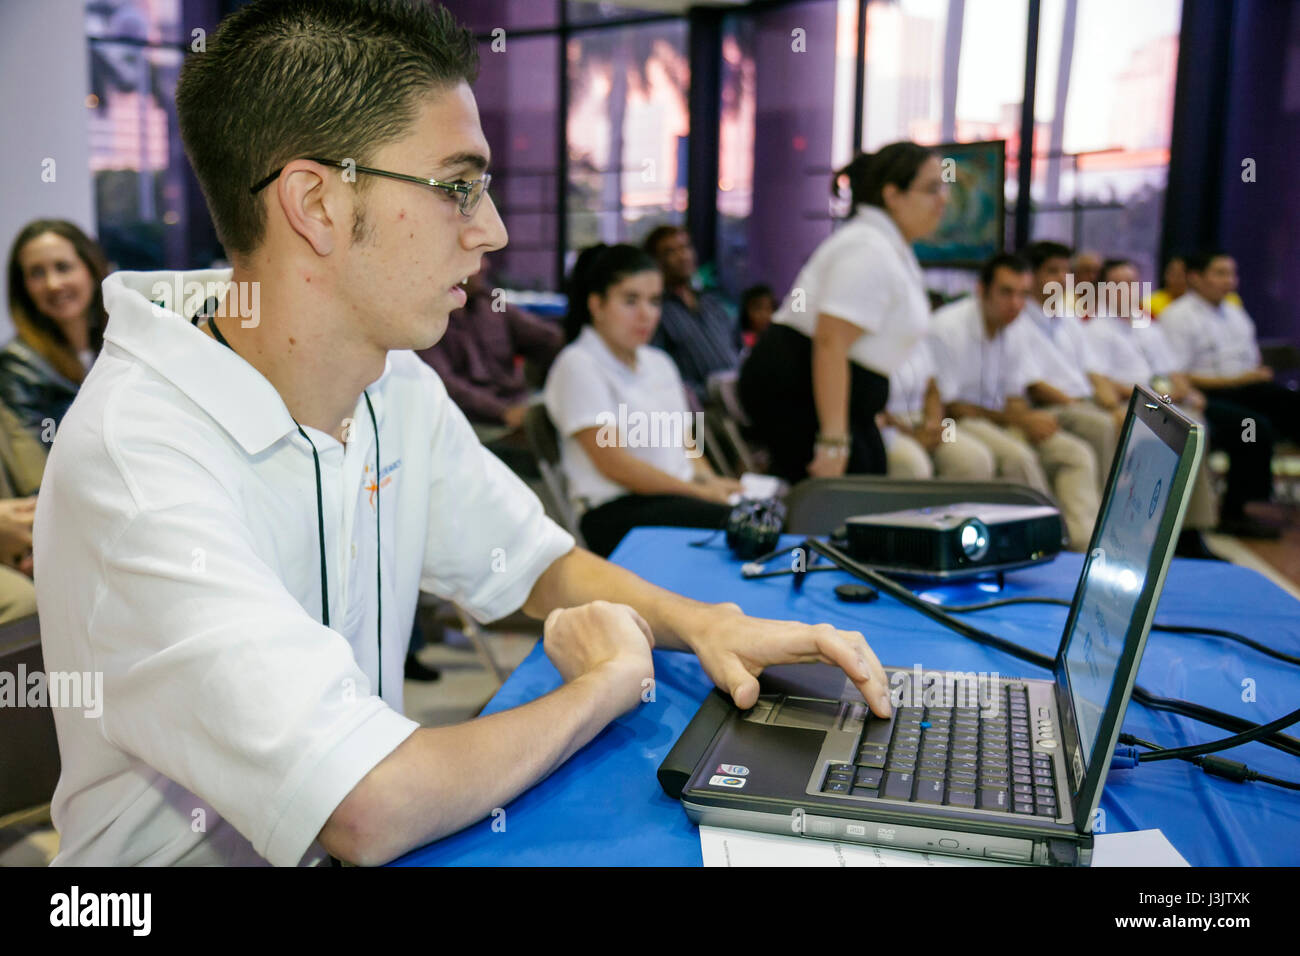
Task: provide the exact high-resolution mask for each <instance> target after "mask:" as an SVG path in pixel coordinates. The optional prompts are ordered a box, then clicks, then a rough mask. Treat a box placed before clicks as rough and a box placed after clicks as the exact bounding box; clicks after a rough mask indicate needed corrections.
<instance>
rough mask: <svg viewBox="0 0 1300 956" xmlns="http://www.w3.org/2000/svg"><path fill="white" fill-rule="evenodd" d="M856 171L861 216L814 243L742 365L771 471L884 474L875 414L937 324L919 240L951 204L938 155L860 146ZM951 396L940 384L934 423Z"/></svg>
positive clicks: (904, 147)
mask: <svg viewBox="0 0 1300 956" xmlns="http://www.w3.org/2000/svg"><path fill="white" fill-rule="evenodd" d="M843 178H847V179H848V183H849V190H850V192H851V195H852V201H853V209H854V211H855V215H853V216H852V218H850V219H849V221H848V222H846V223H845V224H844V225H843V226H841V227H840V228H839V229H837V230H836V231H835V232H834V233H833V234H832V235H831V236H830V238H828V239H826V240H825V241H824V242H822V243H821V245H819V246H818V247H817V248H816V250H814V251H813V254H812V256H811V258H809V260H808V261H807V262H806V263H805V264H804V267H803V268H802V269H801V270H800V271H799V275H798V277H797V278H796V279H795V283H794V287H793V288H792V289H791V290H790V294H789V295H787V296H786V299H785V302H784V303H782V305H781V308H780V310H779V311H778V312H777V314H776V316H775V318H774V319H773V320H772V321H773V324H772V327H771V329H769V330H768V332H767V334H766V335H764V336H763V338H761V339H760V340H759V341H758V344H757V345H755V346H754V351H753V352H752V353H751V354H750V357H749V359H748V361H746V362H745V364H744V366H743V367H742V368H741V372H740V383H739V385H740V389H739V390H740V401H741V404H742V405H743V406H744V409H745V412H746V414H747V415H748V416H749V419H750V421H752V422H753V423H754V426H755V429H756V430H757V432H758V434H759V438H760V440H761V441H763V442H764V443H765V444H766V445H767V446H768V448H769V449H770V450H771V453H772V467H771V471H772V473H773V474H774V475H777V476H779V477H781V478H784V479H785V480H786V481H789V482H791V483H793V482H797V481H799V480H800V479H803V478H807V477H808V476H810V475H811V476H814V477H824V478H829V477H836V476H838V475H842V474H845V473H846V472H848V473H856V474H880V475H883V474H884V473H885V467H886V460H885V446H884V442H883V441H882V439H881V436H880V430H879V429H878V428H877V426H876V415H877V413H879V412H880V411H881V410H882V409H883V408H884V407H885V402H886V400H887V399H888V397H889V376H890V375H891V374H892V373H893V372H894V370H895V369H897V368H898V367H899V366H900V365H902V363H903V362H904V360H905V359H906V358H907V356H908V354H909V353H910V352H911V350H912V347H913V345H915V344H916V342H917V341H919V340H920V339H921V337H922V336H924V335H925V333H926V330H927V328H928V327H929V320H930V304H929V299H928V297H927V295H926V291H925V283H924V280H923V277H922V274H921V265H920V263H919V262H917V259H916V254H915V253H914V252H913V251H912V243H913V242H915V241H916V240H917V239H920V238H922V237H924V236H928V235H929V234H930V233H932V232H933V231H934V230H935V229H936V228H938V225H939V220H940V219H942V217H943V210H944V206H945V205H946V203H947V194H948V189H947V185H946V184H945V183H944V182H943V178H942V174H941V168H940V165H939V160H938V158H937V157H936V156H935V155H934V154H933V153H932V152H931V151H930V150H928V149H926V148H924V147H922V146H918V145H917V144H916V143H891V144H890V145H888V146H886V147H884V148H883V149H881V150H880V151H879V152H877V153H874V154H861V155H859V156H858V157H857V158H856V159H854V160H853V162H851V163H849V165H848V166H846V167H845V168H844V169H842V170H840V171H839V172H838V173H836V174H835V178H834V180H832V183H831V192H832V194H834V195H839V192H840V188H839V184H840V180H841V179H843ZM942 418H943V412H942V402H941V401H940V398H939V394H938V392H937V390H935V389H934V388H933V387H931V388H930V389H929V390H928V391H927V394H926V400H925V425H927V426H929V427H932V428H937V427H939V424H940V422H941V420H942Z"/></svg>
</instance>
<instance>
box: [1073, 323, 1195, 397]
mask: <svg viewBox="0 0 1300 956" xmlns="http://www.w3.org/2000/svg"><path fill="white" fill-rule="evenodd" d="M1162 324H1163V323H1162ZM1083 333H1084V336H1085V337H1086V338H1087V340H1088V347H1089V348H1090V349H1091V350H1092V352H1093V354H1094V355H1095V356H1096V357H1097V360H1098V361H1099V362H1101V365H1102V368H1104V369H1105V374H1106V377H1107V378H1111V379H1114V380H1115V381H1117V382H1119V383H1121V384H1123V385H1137V384H1139V383H1140V384H1142V385H1149V384H1151V379H1152V378H1154V377H1155V376H1157V375H1168V374H1170V373H1171V372H1178V371H1181V369H1179V368H1178V364H1177V361H1176V359H1175V358H1174V354H1173V350H1172V349H1171V348H1170V346H1169V342H1168V341H1167V340H1166V339H1165V334H1164V331H1163V330H1162V329H1161V327H1160V325H1157V324H1154V323H1148V324H1146V325H1143V326H1138V327H1134V326H1133V325H1132V324H1130V323H1129V321H1128V319H1121V318H1119V317H1117V316H1113V315H1098V316H1095V317H1093V318H1092V319H1090V320H1089V321H1088V322H1087V323H1086V324H1085V325H1084V326H1083Z"/></svg>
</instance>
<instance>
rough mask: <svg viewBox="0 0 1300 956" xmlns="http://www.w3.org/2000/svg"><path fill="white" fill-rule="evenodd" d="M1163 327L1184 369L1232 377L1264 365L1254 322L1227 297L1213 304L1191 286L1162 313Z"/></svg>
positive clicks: (1200, 373)
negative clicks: (1256, 338) (1256, 339)
mask: <svg viewBox="0 0 1300 956" xmlns="http://www.w3.org/2000/svg"><path fill="white" fill-rule="evenodd" d="M1160 327H1161V328H1162V329H1164V330H1165V336H1166V337H1167V338H1168V340H1169V343H1170V344H1171V345H1172V346H1173V348H1174V352H1175V354H1176V355H1177V357H1178V361H1179V366H1180V368H1181V369H1182V370H1183V371H1187V372H1191V373H1193V374H1196V375H1214V376H1223V377H1231V376H1234V375H1241V374H1244V373H1245V372H1249V371H1250V370H1251V369H1254V368H1258V367H1259V366H1260V364H1261V359H1260V354H1259V344H1258V343H1257V342H1256V341H1255V323H1254V322H1252V321H1251V319H1250V316H1249V315H1247V314H1246V310H1245V309H1243V308H1242V307H1241V306H1239V305H1236V304H1235V303H1233V302H1229V301H1228V300H1227V299H1224V300H1223V301H1222V302H1220V303H1219V304H1218V305H1217V306H1214V305H1210V303H1209V302H1208V301H1207V300H1206V299H1204V298H1202V297H1201V296H1200V295H1198V294H1197V293H1195V292H1193V291H1192V290H1191V289H1188V290H1187V292H1185V293H1184V294H1182V295H1180V296H1179V297H1178V298H1177V299H1175V300H1174V301H1173V302H1171V303H1170V304H1169V305H1168V306H1166V307H1165V310H1164V311H1163V312H1161V313H1160Z"/></svg>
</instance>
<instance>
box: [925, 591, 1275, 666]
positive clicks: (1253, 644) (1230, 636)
mask: <svg viewBox="0 0 1300 956" xmlns="http://www.w3.org/2000/svg"><path fill="white" fill-rule="evenodd" d="M1009 604H1055V605H1058V606H1060V607H1069V606H1070V602H1069V601H1067V600H1065V599H1064V598H1052V597H1010V598H995V599H993V600H991V601H982V602H980V603H979V604H938V605H935V606H936V607H941V608H943V609H944V610H945V611H947V612H948V613H949V614H969V613H971V612H972V611H987V610H989V609H990V608H996V607H1006V606H1007V605H1009ZM1151 630H1153V631H1160V632H1162V633H1164V634H1204V635H1206V636H1208V637H1221V638H1223V639H1225V640H1229V641H1236V642H1237V643H1238V644H1243V645H1245V646H1246V647H1249V648H1251V649H1252V650H1256V651H1259V652H1260V653H1261V654H1265V655H1267V656H1269V657H1272V658H1275V659H1277V660H1279V661H1282V662H1283V663H1286V664H1295V665H1296V666H1300V657H1296V656H1295V655H1292V654H1287V653H1286V652H1285V651H1279V650H1278V649H1277V648H1274V647H1269V646H1268V645H1267V644H1261V643H1260V642H1259V641H1256V640H1253V639H1251V638H1249V637H1246V636H1245V635H1244V634H1238V633H1237V632H1236V631H1227V630H1224V629H1223V628H1218V627H1199V626H1193V625H1190V624H1161V623H1160V622H1159V621H1156V622H1155V623H1153V624H1152V625H1151Z"/></svg>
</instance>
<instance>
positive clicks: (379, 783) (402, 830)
mask: <svg viewBox="0 0 1300 956" xmlns="http://www.w3.org/2000/svg"><path fill="white" fill-rule="evenodd" d="M614 687H615V681H614V680H613V679H611V678H610V677H609V675H608V674H607V673H606V672H605V671H604V670H601V669H600V668H597V669H596V670H593V671H590V672H588V673H587V674H584V675H582V676H580V677H577V678H575V679H574V680H572V681H570V682H569V683H567V684H564V685H563V686H561V687H559V688H557V689H556V690H554V691H552V692H551V693H549V694H547V695H545V696H544V697H540V698H538V699H537V700H534V701H532V702H530V703H528V704H524V705H523V706H521V707H516V708H514V709H513V710H507V711H503V712H501V713H499V714H492V715H491V716H488V717H480V718H478V719H477V720H472V721H469V722H468V723H464V724H457V725H455V726H452V727H432V728H422V729H420V730H417V731H415V733H413V734H411V736H410V737H408V738H407V739H406V740H404V741H403V742H402V743H401V744H400V745H399V746H398V747H397V749H396V750H394V751H393V752H392V753H390V754H389V755H388V756H387V757H385V758H384V759H383V760H382V761H380V762H379V763H378V764H377V765H376V766H375V767H374V768H373V769H372V770H371V771H370V773H368V774H367V775H366V776H365V777H363V778H362V780H361V782H360V783H358V784H357V785H356V786H355V787H354V788H353V789H352V790H351V792H349V794H348V795H347V797H345V798H344V800H343V802H342V803H340V804H339V806H338V807H337V808H336V809H335V811H334V813H333V814H332V815H331V816H330V819H329V821H328V822H327V823H326V825H325V827H324V828H323V829H322V830H321V833H320V840H321V842H322V844H323V845H324V846H325V849H326V850H328V851H329V852H330V853H331V854H333V855H334V856H337V857H340V858H341V859H344V860H347V861H349V862H353V863H361V864H365V865H375V864H379V863H386V862H388V861H389V860H392V859H394V858H395V857H398V856H400V855H401V854H403V853H406V852H408V851H410V850H413V849H415V848H416V847H418V846H423V845H424V844H426V843H431V842H433V841H434V840H438V839H441V838H442V837H445V836H448V835H449V834H452V833H455V832H456V831H457V830H460V829H462V828H463V827H466V826H468V825H469V824H471V823H473V822H474V821H476V820H479V819H482V818H483V817H484V816H486V815H487V814H488V813H490V812H491V811H492V810H494V809H495V808H497V807H500V806H503V805H504V804H506V803H508V802H509V801H510V800H512V799H514V798H515V797H516V796H518V795H519V794H520V793H522V792H523V791H525V790H527V789H528V788H529V787H531V786H532V785H533V784H535V783H537V782H538V781H539V780H541V779H543V778H544V777H546V776H547V775H548V774H550V773H551V772H552V771H553V770H554V769H555V768H556V767H558V766H559V765H560V764H562V763H563V762H564V761H565V760H567V759H568V758H569V757H571V756H572V755H573V754H574V753H575V752H576V751H577V750H578V749H580V748H581V747H583V746H584V745H585V744H586V743H587V742H588V741H590V740H591V739H592V738H593V737H595V736H596V734H598V733H599V732H600V730H601V729H602V728H603V727H604V726H605V725H606V724H608V723H609V722H610V721H611V720H613V719H614V718H615V717H617V716H618V714H619V713H620V712H621V708H620V705H619V703H618V699H617V696H616V694H615V693H614Z"/></svg>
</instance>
